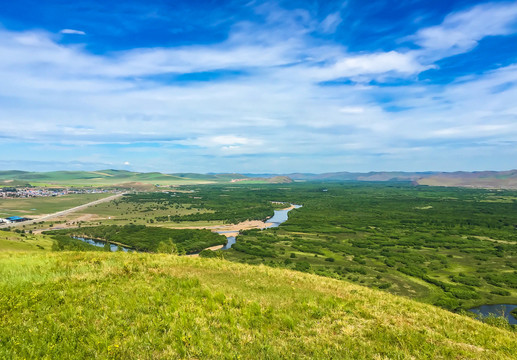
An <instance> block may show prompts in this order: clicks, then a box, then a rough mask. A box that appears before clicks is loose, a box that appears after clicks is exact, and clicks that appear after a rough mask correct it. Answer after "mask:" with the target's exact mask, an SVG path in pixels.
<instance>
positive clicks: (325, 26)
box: [320, 12, 343, 34]
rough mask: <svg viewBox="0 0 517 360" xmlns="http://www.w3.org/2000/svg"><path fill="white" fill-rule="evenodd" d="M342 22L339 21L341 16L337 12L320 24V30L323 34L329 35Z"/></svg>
mask: <svg viewBox="0 0 517 360" xmlns="http://www.w3.org/2000/svg"><path fill="white" fill-rule="evenodd" d="M342 21H343V19H341V14H340V13H339V12H335V13H332V14H329V15H327V17H326V18H325V19H324V20H323V21H322V22H321V24H320V30H321V32H323V33H326V34H331V33H333V32H335V31H336V30H337V28H338V26H339V25H340V24H341V22H342Z"/></svg>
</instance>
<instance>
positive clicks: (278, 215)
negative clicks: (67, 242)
mask: <svg viewBox="0 0 517 360" xmlns="http://www.w3.org/2000/svg"><path fill="white" fill-rule="evenodd" d="M301 207H302V205H295V204H291V207H289V208H287V209H282V210H275V213H274V215H273V216H272V217H270V218H269V219H268V220H266V221H265V223H264V226H263V227H262V229H267V228H274V227H278V226H280V224H282V223H284V222H286V221H287V219H288V218H289V216H288V215H287V214H288V213H289V211H291V210H293V209H298V208H301ZM216 232H217V233H218V234H221V235H225V236H226V238H227V243H226V245H224V246H223V247H221V249H220V250H228V249H230V248H231V247H232V245H233V244H235V241H236V238H237V236H231V235H226V234H235V233H238V232H239V231H238V230H225V231H216ZM74 239H77V240H81V241H84V242H86V243H88V244H91V245H94V246H98V247H104V244H105V242H104V241H102V240H97V239H88V238H84V237H74ZM110 250H111V251H118V250H122V251H125V252H128V251H135V250H133V249H129V248H126V247H124V246H121V245H116V244H111V243H110Z"/></svg>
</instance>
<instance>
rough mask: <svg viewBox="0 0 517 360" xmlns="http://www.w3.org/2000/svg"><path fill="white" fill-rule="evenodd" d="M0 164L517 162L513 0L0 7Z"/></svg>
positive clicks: (266, 168)
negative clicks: (487, 0) (509, 0)
mask: <svg viewBox="0 0 517 360" xmlns="http://www.w3.org/2000/svg"><path fill="white" fill-rule="evenodd" d="M0 80H1V81H0V153H1V154H2V156H1V157H0V169H23V170H78V169H81V170H95V169H103V168H117V169H129V170H136V171H162V172H187V171H188V172H203V173H204V172H245V173H250V172H255V173H263V172H275V173H289V172H328V171H385V170H403V171H426V170H442V171H454V170H504V169H513V168H517V2H515V1H511V2H508V1H497V2H483V1H450V0H449V1H441V0H440V1H419V0H413V1H388V0H385V1H383V0H374V1H362V0H350V1H308V0H305V1H253V0H252V1H222V0H214V1H208V0H206V1H201V0H200V1H165V0H163V1H157V0H146V1H132V2H120V1H84V0H78V1H58V0H47V1H45V2H41V1H31V0H17V1H12V2H6V3H5V4H2V8H1V9H0Z"/></svg>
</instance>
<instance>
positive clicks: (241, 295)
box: [0, 252, 517, 359]
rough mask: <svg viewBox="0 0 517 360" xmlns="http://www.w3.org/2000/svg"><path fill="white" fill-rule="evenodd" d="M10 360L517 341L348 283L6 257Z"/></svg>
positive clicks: (215, 267) (93, 257) (98, 256)
mask: <svg viewBox="0 0 517 360" xmlns="http://www.w3.org/2000/svg"><path fill="white" fill-rule="evenodd" d="M0 314H1V317H0V358H4V359H27V358H28V359H34V358H47V359H61V358H70V359H71V358H83V359H84V358H100V359H107V358H109V359H128V358H139V359H171V358H203V359H207V358H208V359H210V358H212V359H215V358H217V359H220V358H248V359H256V358H279V359H280V358H289V359H293V358H320V359H330V358H355V359H373V358H377V359H381V358H390V359H405V358H413V359H431V358H432V359H440V358H442V359H450V358H455V359H511V358H516V354H517V334H516V333H515V332H513V331H512V330H510V329H509V328H508V329H504V328H498V327H493V326H490V325H488V324H483V323H481V322H479V321H476V320H473V319H471V318H468V317H465V316H461V315H458V314H453V313H450V312H448V311H445V310H441V309H439V308H436V307H434V306H432V305H427V304H423V303H418V302H415V301H413V300H410V299H406V298H403V297H398V296H394V295H391V294H388V293H384V292H380V291H378V290H372V289H368V288H366V287H362V286H358V285H355V284H351V283H348V282H344V281H338V280H334V279H330V278H325V277H320V276H316V275H312V274H305V273H300V272H295V271H290V270H286V269H274V268H270V267H266V266H250V265H245V264H237V263H230V262H228V261H224V260H219V259H203V258H188V257H180V256H174V255H163V254H137V253H129V254H128V253H121V252H118V253H105V252H59V253H52V252H40V253H24V254H21V253H3V254H1V255H0Z"/></svg>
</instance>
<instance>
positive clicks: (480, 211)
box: [65, 183, 517, 311]
mask: <svg viewBox="0 0 517 360" xmlns="http://www.w3.org/2000/svg"><path fill="white" fill-rule="evenodd" d="M182 189H183V190H182V191H181V192H154V193H144V194H131V195H127V196H124V197H123V198H122V199H120V200H116V201H115V202H113V204H112V205H103V206H112V207H122V208H125V209H127V208H128V206H131V207H132V209H133V210H132V211H133V212H134V213H138V212H139V211H141V212H142V213H144V214H146V215H145V216H147V220H146V223H147V225H148V227H149V228H148V229H149V230H148V231H150V232H151V231H156V232H159V230H157V229H155V230H153V229H152V227H151V226H152V225H154V226H159V227H175V226H182V224H183V223H187V224H189V225H192V224H196V222H201V223H203V224H207V223H212V224H214V223H238V222H240V221H244V220H265V219H266V218H267V217H269V216H271V215H272V214H273V210H274V209H275V208H278V207H282V206H285V205H279V204H276V203H273V202H272V201H276V202H283V203H296V204H303V207H302V208H300V209H296V210H293V211H291V212H290V214H289V220H288V221H287V222H286V223H284V224H282V225H281V226H280V227H279V228H274V229H266V230H246V231H242V232H241V234H240V235H239V236H238V238H237V242H236V244H235V245H234V246H233V247H232V248H231V249H230V250H228V251H224V252H222V253H221V252H218V253H217V256H219V257H220V256H224V258H226V259H228V260H231V261H238V262H245V263H249V264H267V265H269V266H273V267H283V268H289V269H295V270H299V271H305V272H312V273H315V274H318V275H322V276H327V277H332V278H336V279H342V280H347V281H352V282H356V283H359V284H363V285H365V286H369V287H374V288H380V289H383V290H385V291H388V292H391V293H394V294H398V295H404V296H408V297H412V298H416V299H419V300H422V301H425V302H428V303H432V304H435V305H438V306H440V307H443V308H446V309H450V310H456V311H457V310H461V309H468V308H470V307H473V306H477V305H481V304H489V303H517V192H515V191H503V190H481V189H459V188H436V187H425V186H412V185H411V184H404V183H402V184H401V183H391V184H385V183H383V184H376V183H370V184H365V183H361V184H358V183H310V184H282V185H267V186H265V185H253V186H250V185H233V186H229V185H226V186H191V187H184V188H182ZM127 204H130V205H127ZM149 209H158V210H159V211H160V215H158V216H155V217H154V218H153V217H152V214H153V212H152V211H150V210H149ZM167 209H170V212H171V213H172V214H173V215H172V216H171V215H165V213H167ZM177 209H183V210H186V211H188V212H184V213H183V214H181V215H180V214H178V213H175V211H176V210H177ZM93 210H94V211H95V209H93ZM102 211H105V209H103V210H102ZM132 221H134V220H132ZM135 229H136V228H135ZM81 231H82V230H81ZM89 231H101V232H102V231H104V230H103V228H102V227H101V228H98V230H93V229H90V230H89ZM139 231H140V230H139ZM65 232H66V231H65ZM68 232H70V231H68ZM72 232H74V231H72ZM139 234H141V235H139V236H142V237H145V235H142V234H143V233H142V232H139ZM101 237H102V236H101ZM127 238H128V239H130V238H131V237H130V236H127ZM147 238H149V239H152V236H148V237H147ZM117 241H119V242H121V243H124V241H123V237H119V238H117ZM126 243H127V242H126ZM156 245H157V243H156ZM207 247H208V246H207ZM147 250H151V251H152V250H154V249H152V248H148V249H147ZM196 250H199V248H197V249H196ZM201 255H202V256H205V257H212V256H216V254H215V253H211V252H210V251H204V252H203V253H202V254H201Z"/></svg>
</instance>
